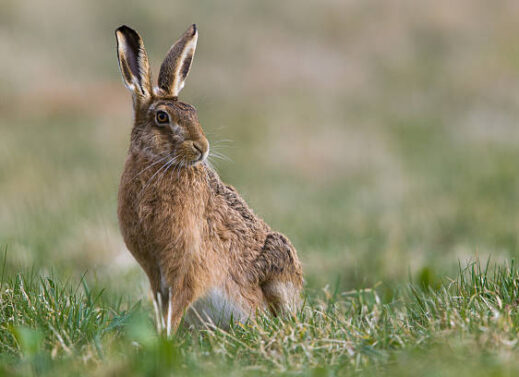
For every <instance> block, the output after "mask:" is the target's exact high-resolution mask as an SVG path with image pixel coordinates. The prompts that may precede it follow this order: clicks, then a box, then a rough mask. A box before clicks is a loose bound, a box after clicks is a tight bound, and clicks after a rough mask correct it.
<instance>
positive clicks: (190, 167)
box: [115, 25, 303, 335]
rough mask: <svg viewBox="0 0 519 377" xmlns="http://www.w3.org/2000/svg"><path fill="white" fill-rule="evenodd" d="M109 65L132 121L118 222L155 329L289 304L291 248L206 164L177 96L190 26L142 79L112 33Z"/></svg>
mask: <svg viewBox="0 0 519 377" xmlns="http://www.w3.org/2000/svg"><path fill="white" fill-rule="evenodd" d="M115 35H116V37H117V53H118V59H119V67H120V69H121V73H122V76H123V81H124V83H125V85H126V87H127V88H128V89H129V90H130V91H131V93H132V95H133V107H134V114H135V119H134V126H133V129H132V132H131V141H130V148H129V151H128V157H127V159H126V163H125V166H124V171H123V174H122V177H121V184H120V187H119V206H118V207H119V208H118V215H119V223H120V227H121V232H122V234H123V237H124V240H125V242H126V245H127V246H128V249H129V250H130V251H131V253H132V254H133V256H134V257H135V259H137V261H138V262H139V264H140V265H141V266H142V268H143V269H144V271H145V272H146V274H147V275H148V278H149V280H150V284H151V290H152V294H153V304H154V307H155V310H156V315H157V317H156V319H157V326H158V328H159V330H161V331H162V330H164V329H166V331H167V333H168V335H169V334H170V333H171V332H172V331H175V330H176V329H177V327H178V325H179V323H180V321H181V319H182V315H183V314H184V312H186V313H187V315H186V319H187V320H188V321H189V322H192V323H205V324H207V323H209V324H211V325H220V326H227V325H228V324H229V321H230V319H231V318H234V319H236V320H239V321H245V320H246V319H247V318H250V317H253V316H254V315H255V314H256V312H257V311H262V310H270V311H271V312H272V313H273V314H274V315H277V314H279V313H284V312H294V311H295V310H296V309H297V308H298V306H299V303H300V292H301V288H302V284H303V277H302V269H301V264H300V262H299V259H298V257H297V253H296V250H295V249H294V247H293V246H292V244H291V243H290V241H289V240H288V239H287V238H286V237H285V236H283V235H282V234H281V233H278V232H275V231H272V230H271V229H270V227H269V226H268V225H267V224H265V223H264V222H263V220H261V219H260V218H258V217H257V216H256V215H255V214H254V213H253V212H252V210H251V209H250V208H249V207H248V206H247V204H246V203H245V201H244V200H243V199H242V198H241V197H240V196H239V194H238V193H237V192H236V190H235V189H234V188H233V187H232V186H229V185H226V184H225V183H223V182H222V181H220V178H219V177H218V175H217V174H216V172H215V171H213V170H212V169H211V168H209V167H208V165H207V163H206V158H207V156H208V154H209V142H208V141H207V139H206V137H205V135H204V132H203V130H202V128H201V126H200V123H199V122H198V118H197V114H196V110H195V108H194V107H193V106H191V105H188V104H187V103H184V102H181V101H179V100H178V99H177V97H178V94H179V92H180V90H181V89H182V88H183V86H184V81H185V79H186V77H187V75H188V73H189V69H190V67H191V62H192V59H193V55H194V53H195V48H196V42H197V39H198V31H197V29H196V26H195V25H192V26H191V27H189V29H188V30H187V31H186V32H185V33H184V34H183V35H182V36H181V37H180V39H179V40H178V41H177V42H176V43H175V44H173V46H172V47H171V48H170V50H169V52H168V53H167V55H166V58H165V59H164V62H163V63H162V65H161V67H160V72H159V77H158V86H157V87H153V86H152V79H151V71H150V65H149V62H148V56H147V54H146V50H145V49H144V44H143V42H142V39H141V37H140V36H139V34H137V32H135V31H134V30H132V29H130V28H129V27H127V26H121V27H120V28H118V29H117V30H116V32H115Z"/></svg>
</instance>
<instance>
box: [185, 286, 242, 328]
mask: <svg viewBox="0 0 519 377" xmlns="http://www.w3.org/2000/svg"><path fill="white" fill-rule="evenodd" d="M247 318H248V315H247V313H246V312H245V311H244V310H243V309H242V308H241V307H240V306H239V305H238V303H236V302H235V301H233V300H232V299H231V298H230V297H229V296H228V295H227V294H226V293H225V291H224V290H223V289H221V288H211V289H210V290H209V291H208V292H207V293H206V295H205V296H203V297H201V298H200V299H198V300H197V301H195V302H194V303H193V304H192V305H191V306H190V307H189V309H188V310H187V313H186V317H185V320H186V322H187V323H188V324H189V325H193V326H195V327H203V326H205V325H208V326H213V327H214V326H218V327H223V328H225V327H228V326H229V324H230V322H231V320H232V321H234V322H245V321H246V320H247Z"/></svg>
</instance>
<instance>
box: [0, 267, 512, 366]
mask: <svg viewBox="0 0 519 377" xmlns="http://www.w3.org/2000/svg"><path fill="white" fill-rule="evenodd" d="M392 296H393V297H392V298H391V299H390V300H384V299H383V298H382V297H381V295H380V292H379V290H378V289H377V288H370V289H363V290H356V291H350V292H340V291H338V290H332V289H330V288H325V289H323V290H322V291H321V292H314V293H312V294H311V295H309V296H308V297H307V301H306V303H305V305H304V307H303V308H302V309H301V311H300V313H298V315H297V316H296V317H294V318H286V319H276V318H272V317H269V316H260V317H259V318H258V319H257V320H256V321H254V322H249V323H246V324H244V325H235V326H234V327H232V328H231V329H230V330H228V331H222V330H214V329H205V330H199V331H195V330H186V329H183V330H181V331H180V333H179V334H178V335H177V336H176V337H175V338H173V339H171V340H167V339H165V338H164V337H161V336H158V335H157V334H156V332H155V330H154V327H153V323H152V319H151V308H150V305H149V303H148V302H142V301H138V302H132V301H131V300H130V301H126V300H123V299H121V298H119V299H116V300H114V297H111V298H107V297H106V294H105V293H104V292H103V291H94V290H91V289H90V288H89V287H88V285H87V284H86V283H85V281H84V280H81V281H79V282H72V281H66V282H62V281H59V280H57V279H54V278H52V277H43V276H37V275H35V274H34V273H31V272H27V273H20V274H17V275H16V276H13V277H9V278H7V279H5V280H4V281H3V283H2V296H1V305H0V339H2V340H1V341H0V350H1V354H2V364H1V365H2V367H1V368H2V369H0V370H2V371H3V372H4V373H6V374H9V375H11V376H15V375H20V376H21V375H26V374H30V375H32V374H36V375H40V376H46V375H49V376H50V375H56V374H59V373H61V372H63V371H66V373H67V374H72V373H75V372H77V373H81V375H99V374H101V375H122V374H123V375H128V376H140V375H147V376H169V375H172V374H173V375H182V376H197V375H209V376H212V375H214V376H219V375H224V374H225V375H231V376H263V375H296V374H297V375H304V376H332V375H337V376H339V375H341V376H342V375H358V374H362V375H379V374H381V373H382V374H384V375H391V376H392V375H394V376H398V375H415V373H417V370H413V368H418V367H419V368H420V369H419V373H420V375H424V376H428V375H431V376H440V375H442V376H443V375H450V374H452V373H453V371H452V368H453V367H455V369H456V370H457V372H456V373H460V374H461V375H462V376H464V375H474V374H475V375H495V376H508V375H510V376H511V375H514V373H516V372H517V371H519V363H518V362H517V359H516V358H515V357H513V355H514V354H515V352H516V350H517V340H516V339H517V330H518V326H519V315H518V314H517V305H518V303H519V271H518V270H517V266H516V265H515V264H514V262H513V261H512V262H511V263H510V264H509V265H493V264H492V265H491V264H490V263H488V262H487V263H486V264H485V265H481V264H480V263H479V262H474V263H471V264H469V265H468V266H466V267H463V268H461V267H460V269H459V273H458V274H457V276H456V277H455V278H454V279H452V280H450V279H444V280H443V281H442V282H441V283H440V284H439V285H438V286H437V287H432V286H430V285H427V283H426V282H424V281H422V282H415V283H408V284H406V285H402V286H400V287H398V289H396V290H395V291H394V292H393V295H392ZM440 360H442V361H441V362H440ZM85 367H86V368H85Z"/></svg>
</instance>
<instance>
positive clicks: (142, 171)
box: [132, 154, 170, 181]
mask: <svg viewBox="0 0 519 377" xmlns="http://www.w3.org/2000/svg"><path fill="white" fill-rule="evenodd" d="M168 157H170V154H168V155H167V156H165V157H162V158H161V159H159V160H157V161H154V162H153V163H151V164H149V165H148V166H146V167H145V168H144V169H142V170H141V171H140V172H138V173H137V174H136V175H135V176H134V177H133V178H132V181H133V180H134V179H135V178H137V177H138V176H139V175H141V174H142V173H144V172H145V171H146V170H148V169H149V168H151V167H152V166H155V165H157V164H158V163H160V162H162V161H164V160H165V159H166V158H168Z"/></svg>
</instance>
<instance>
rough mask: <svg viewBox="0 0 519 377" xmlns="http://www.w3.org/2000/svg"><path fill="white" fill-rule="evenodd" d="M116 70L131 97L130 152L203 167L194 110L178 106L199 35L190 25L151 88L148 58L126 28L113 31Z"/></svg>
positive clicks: (205, 146)
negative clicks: (117, 69) (118, 71)
mask: <svg viewBox="0 0 519 377" xmlns="http://www.w3.org/2000/svg"><path fill="white" fill-rule="evenodd" d="M115 36H116V38H117V56H118V59H119V68H120V69H121V73H122V76H123V81H124V84H125V85H126V87H127V88H128V89H129V90H130V92H132V95H133V107H134V113H135V124H134V127H133V130H132V139H131V148H132V149H133V150H134V151H135V152H137V153H143V154H145V155H146V156H148V157H151V158H153V159H160V158H162V159H164V161H165V162H166V161H170V162H171V164H175V165H178V166H184V167H187V166H192V165H195V164H197V163H199V162H202V161H204V160H205V159H206V158H207V155H208V153H209V142H208V141H207V139H206V137H205V135H204V132H203V130H202V127H201V126H200V123H199V122H198V117H197V114H196V110H195V108H194V107H193V106H191V105H188V104H187V103H184V102H181V101H179V100H178V93H179V92H180V90H181V89H182V88H183V87H184V81H185V79H186V77H187V75H188V73H189V69H190V67H191V61H192V59H193V55H194V53H195V48H196V42H197V39H198V31H197V29H196V26H195V25H192V26H190V27H189V29H187V31H186V32H185V33H184V34H183V35H182V36H181V37H180V39H179V40H178V41H177V42H175V43H174V44H173V46H171V48H170V50H169V51H168V53H167V55H166V58H165V59H164V61H163V63H162V65H161V67H160V72H159V79H158V86H156V87H153V85H152V80H151V70H150V65H149V62H148V55H147V54H146V50H145V49H144V44H143V42H142V39H141V37H140V36H139V34H138V33H137V32H136V31H135V30H133V29H131V28H129V27H128V26H121V27H120V28H118V29H117V30H116V31H115Z"/></svg>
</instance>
